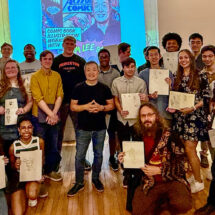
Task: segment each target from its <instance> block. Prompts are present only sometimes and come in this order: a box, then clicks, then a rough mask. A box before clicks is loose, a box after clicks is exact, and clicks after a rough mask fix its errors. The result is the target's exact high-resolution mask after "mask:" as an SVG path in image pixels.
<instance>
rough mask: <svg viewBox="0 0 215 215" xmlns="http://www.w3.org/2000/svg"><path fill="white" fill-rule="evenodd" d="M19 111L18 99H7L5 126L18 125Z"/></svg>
mask: <svg viewBox="0 0 215 215" xmlns="http://www.w3.org/2000/svg"><path fill="white" fill-rule="evenodd" d="M17 110H18V103H17V99H6V100H5V125H16V123H17V117H18V116H17V114H16V111H17Z"/></svg>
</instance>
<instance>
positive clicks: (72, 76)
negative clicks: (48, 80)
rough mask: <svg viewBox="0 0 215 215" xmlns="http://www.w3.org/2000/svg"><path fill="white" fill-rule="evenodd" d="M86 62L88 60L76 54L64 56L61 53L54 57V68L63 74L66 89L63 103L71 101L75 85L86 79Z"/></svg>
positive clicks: (64, 89)
mask: <svg viewBox="0 0 215 215" xmlns="http://www.w3.org/2000/svg"><path fill="white" fill-rule="evenodd" d="M85 63H86V61H85V60H84V59H83V58H81V57H80V56H78V55H76V54H73V55H72V57H64V56H63V55H62V54H61V55H58V56H57V57H56V58H54V61H53V64H52V70H54V71H56V72H58V73H59V74H60V75H61V78H62V83H63V91H64V98H63V103H70V100H71V95H72V91H73V89H74V87H75V85H76V84H78V83H80V82H82V81H84V80H86V78H85V74H84V65H85Z"/></svg>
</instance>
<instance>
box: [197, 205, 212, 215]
mask: <svg viewBox="0 0 215 215" xmlns="http://www.w3.org/2000/svg"><path fill="white" fill-rule="evenodd" d="M212 212H215V206H213V205H209V204H206V205H205V206H204V207H202V208H199V209H198V210H196V211H195V213H194V215H210V214H211V213H212Z"/></svg>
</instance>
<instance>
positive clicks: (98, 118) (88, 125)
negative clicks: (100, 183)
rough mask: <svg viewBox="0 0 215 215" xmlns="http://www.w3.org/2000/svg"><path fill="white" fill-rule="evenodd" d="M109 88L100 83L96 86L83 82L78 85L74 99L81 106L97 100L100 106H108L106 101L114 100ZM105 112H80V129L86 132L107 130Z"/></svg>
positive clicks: (73, 95)
mask: <svg viewBox="0 0 215 215" xmlns="http://www.w3.org/2000/svg"><path fill="white" fill-rule="evenodd" d="M112 98H113V96H112V94H111V91H110V89H109V88H108V86H106V85H104V84H102V83H100V82H98V83H97V84H96V85H94V86H90V85H87V84H86V82H85V81H84V82H82V83H79V84H77V85H76V87H75V89H74V91H73V93H72V99H73V100H78V104H79V105H83V104H87V103H89V102H91V101H92V100H95V101H96V102H97V103H98V104H100V105H106V100H109V99H112ZM105 114H106V113H105V112H104V111H100V112H98V113H89V112H88V111H82V112H78V129H82V130H85V131H99V130H102V129H106V124H105Z"/></svg>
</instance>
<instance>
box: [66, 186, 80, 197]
mask: <svg viewBox="0 0 215 215" xmlns="http://www.w3.org/2000/svg"><path fill="white" fill-rule="evenodd" d="M83 189H84V185H83V184H77V183H75V185H74V186H73V187H72V189H71V190H70V191H69V192H68V193H67V196H69V197H70V196H74V195H76V194H77V193H78V192H79V191H81V190H83Z"/></svg>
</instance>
